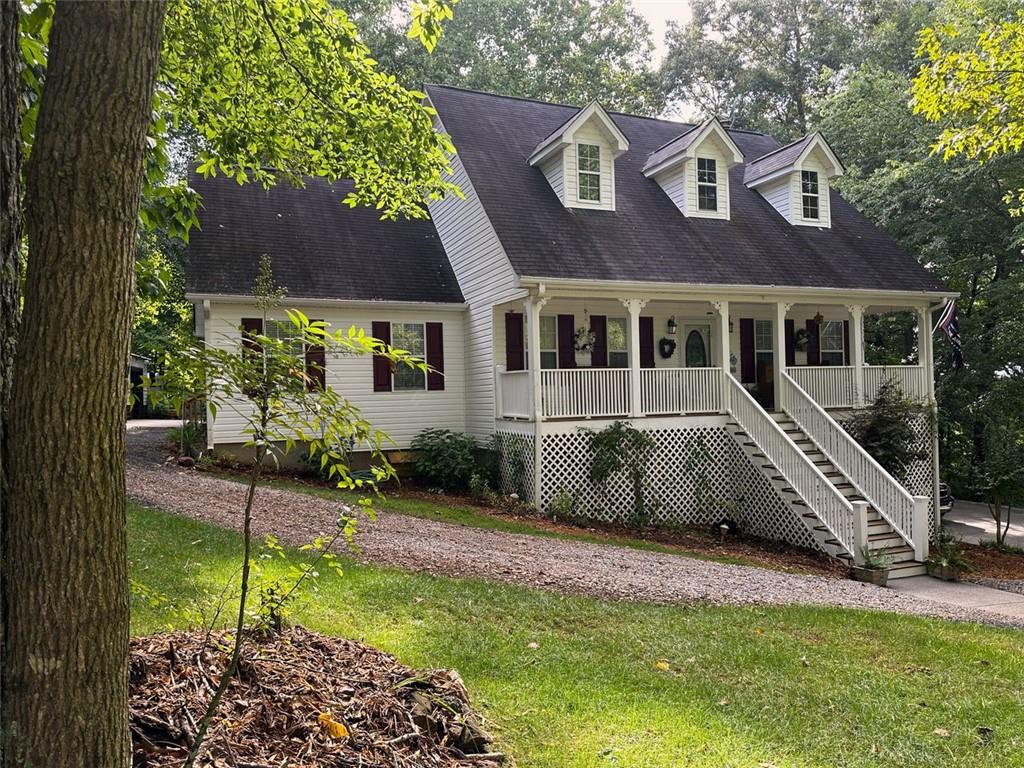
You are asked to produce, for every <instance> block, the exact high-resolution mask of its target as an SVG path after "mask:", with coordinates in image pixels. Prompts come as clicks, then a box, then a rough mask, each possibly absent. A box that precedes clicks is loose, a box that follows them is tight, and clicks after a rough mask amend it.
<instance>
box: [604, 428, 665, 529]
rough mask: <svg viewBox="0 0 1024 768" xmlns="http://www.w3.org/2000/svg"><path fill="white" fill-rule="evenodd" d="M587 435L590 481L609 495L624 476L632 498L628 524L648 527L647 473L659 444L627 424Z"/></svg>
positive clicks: (648, 489)
mask: <svg viewBox="0 0 1024 768" xmlns="http://www.w3.org/2000/svg"><path fill="white" fill-rule="evenodd" d="M587 431H588V432H589V436H590V455H591V464H590V479H591V481H592V482H593V483H594V484H595V485H597V487H598V488H600V489H601V492H602V494H605V495H607V493H608V485H609V483H610V482H611V480H612V478H613V477H614V476H615V475H617V474H619V473H620V472H624V473H625V475H626V479H627V481H628V482H629V486H630V490H631V492H632V495H633V509H632V512H631V514H630V516H629V522H630V524H632V525H639V526H643V525H647V524H648V523H649V522H650V517H651V508H652V502H651V499H650V498H649V496H650V482H649V479H648V476H647V470H648V466H649V465H650V461H651V457H652V456H654V454H655V453H656V452H657V450H658V444H657V443H656V442H654V438H652V437H651V436H650V435H649V434H647V433H646V432H642V431H641V430H639V429H637V428H636V427H634V426H632V425H630V424H629V423H628V422H625V421H616V422H615V423H614V424H612V425H611V426H610V427H606V428H605V429H602V430H601V431H600V432H591V431H589V430H587Z"/></svg>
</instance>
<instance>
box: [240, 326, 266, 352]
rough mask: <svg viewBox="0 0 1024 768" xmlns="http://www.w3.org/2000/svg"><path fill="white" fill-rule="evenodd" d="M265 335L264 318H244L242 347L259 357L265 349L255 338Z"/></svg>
mask: <svg viewBox="0 0 1024 768" xmlns="http://www.w3.org/2000/svg"><path fill="white" fill-rule="evenodd" d="M262 335H263V318H262V317H243V318H242V346H243V347H244V349H246V350H247V351H249V352H252V353H253V354H254V355H258V354H260V353H261V352H262V351H263V348H262V347H261V346H260V345H259V342H257V341H256V340H255V339H253V338H252V337H253V336H262Z"/></svg>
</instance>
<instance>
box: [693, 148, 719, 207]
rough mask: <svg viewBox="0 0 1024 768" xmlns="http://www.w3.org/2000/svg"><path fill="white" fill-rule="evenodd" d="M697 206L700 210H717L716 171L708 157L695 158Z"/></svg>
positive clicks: (713, 163)
mask: <svg viewBox="0 0 1024 768" xmlns="http://www.w3.org/2000/svg"><path fill="white" fill-rule="evenodd" d="M697 208H698V209H699V210H701V211H717V210H718V172H717V168H716V165H715V161H714V159H713V158H710V157H698V158H697Z"/></svg>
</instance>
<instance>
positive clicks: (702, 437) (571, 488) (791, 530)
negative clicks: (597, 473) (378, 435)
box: [498, 425, 817, 547]
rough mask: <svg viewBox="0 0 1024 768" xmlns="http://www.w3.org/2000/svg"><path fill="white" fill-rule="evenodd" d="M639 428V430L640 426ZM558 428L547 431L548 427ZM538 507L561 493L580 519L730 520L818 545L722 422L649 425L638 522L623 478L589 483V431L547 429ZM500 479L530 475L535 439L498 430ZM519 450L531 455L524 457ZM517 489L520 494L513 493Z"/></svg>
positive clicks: (508, 483) (510, 484)
mask: <svg viewBox="0 0 1024 768" xmlns="http://www.w3.org/2000/svg"><path fill="white" fill-rule="evenodd" d="M641 428H644V427H643V425H641ZM551 429H555V430H557V431H555V432H553V433H550V432H548V430H551ZM544 430H545V431H544V433H543V434H542V438H541V440H542V442H541V456H542V459H541V467H542V473H541V483H540V486H541V488H540V503H539V504H537V506H538V507H539V509H540V510H541V511H544V512H549V511H550V507H551V503H552V501H553V500H554V499H555V497H556V496H557V495H558V494H560V493H561V492H563V491H564V492H566V493H568V494H569V495H571V497H572V499H573V502H574V515H575V516H577V517H578V518H580V519H590V520H598V521H603V522H616V523H625V524H641V523H644V524H646V523H654V524H658V525H713V524H715V523H717V522H719V521H721V520H722V519H723V518H731V519H733V520H735V521H736V522H737V523H738V524H739V525H740V528H741V530H742V531H744V532H746V533H751V534H753V535H756V536H761V537H764V538H769V539H776V540H782V541H787V542H790V543H792V544H795V545H797V546H804V547H817V544H816V542H815V538H814V534H813V532H812V530H811V529H810V527H809V526H808V524H807V522H806V521H805V520H804V518H803V517H802V516H801V515H800V514H798V513H797V512H796V511H795V510H794V509H793V508H792V507H790V506H789V505H788V504H787V503H786V502H785V501H784V500H783V498H782V497H781V496H780V495H779V493H778V492H777V491H776V490H775V488H774V487H773V486H772V484H771V482H770V481H769V480H768V479H767V478H766V477H765V476H764V475H763V474H762V473H761V471H760V469H759V468H758V467H756V466H754V464H753V463H752V461H751V460H750V459H749V458H748V457H747V455H746V454H745V453H744V452H743V450H742V448H740V447H739V445H737V444H736V442H735V440H734V439H733V438H732V436H731V435H730V434H729V433H728V432H727V431H726V429H725V427H724V426H693V427H675V426H672V427H656V428H646V429H645V431H647V432H648V433H649V434H650V435H651V436H652V437H653V438H654V440H655V442H656V443H657V446H658V448H657V450H656V452H655V454H654V456H653V458H652V460H651V465H650V468H649V470H648V477H649V479H650V483H649V485H650V494H649V498H648V507H649V515H648V516H647V517H646V519H637V518H636V515H635V513H634V504H633V494H632V491H631V488H630V485H629V482H628V479H627V478H626V477H625V476H617V477H614V478H612V480H611V482H609V483H608V487H607V488H606V489H602V488H600V487H598V486H597V485H595V484H594V483H593V482H591V480H590V477H589V474H590V465H591V452H590V447H589V437H588V435H587V433H586V432H585V431H583V430H580V429H578V428H575V427H568V428H563V427H560V425H559V426H555V427H552V426H550V425H545V426H544ZM498 444H499V446H501V450H502V461H501V467H502V483H503V485H504V486H505V487H503V490H507V489H509V488H511V489H515V488H514V486H515V483H516V481H517V479H518V478H519V477H524V478H530V479H531V481H532V475H533V450H532V448H533V436H532V435H523V434H516V433H502V432H501V431H500V430H499V432H498ZM524 454H528V456H526V457H523V456H524ZM517 492H520V491H518V490H517Z"/></svg>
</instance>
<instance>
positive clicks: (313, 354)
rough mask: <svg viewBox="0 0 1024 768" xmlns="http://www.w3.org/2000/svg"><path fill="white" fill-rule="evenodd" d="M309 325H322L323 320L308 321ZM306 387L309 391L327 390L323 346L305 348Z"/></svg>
mask: <svg viewBox="0 0 1024 768" xmlns="http://www.w3.org/2000/svg"><path fill="white" fill-rule="evenodd" d="M310 322H311V323H322V322H323V320H310ZM306 386H307V387H309V389H311V390H312V389H317V388H319V389H321V390H324V389H327V356H326V353H325V350H324V345H323V344H315V345H314V344H310V345H308V346H307V347H306Z"/></svg>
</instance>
